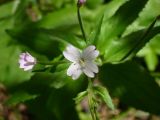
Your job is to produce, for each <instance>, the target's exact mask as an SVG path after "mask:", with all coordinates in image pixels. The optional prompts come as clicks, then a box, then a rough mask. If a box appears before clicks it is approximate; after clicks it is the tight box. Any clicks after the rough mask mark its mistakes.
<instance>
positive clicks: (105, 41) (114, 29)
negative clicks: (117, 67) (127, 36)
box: [98, 0, 148, 54]
mask: <svg viewBox="0 0 160 120" xmlns="http://www.w3.org/2000/svg"><path fill="white" fill-rule="evenodd" d="M147 1H148V0H143V1H139V0H129V1H128V2H126V3H125V4H124V5H123V6H121V7H120V8H119V9H118V10H117V12H116V13H115V15H114V16H112V17H111V18H110V19H108V20H107V22H105V23H104V24H103V27H102V32H101V35H100V36H101V37H100V39H99V42H98V49H99V50H100V51H101V54H103V53H104V51H105V50H106V49H107V48H108V47H109V46H110V42H111V41H112V40H113V39H114V38H117V37H119V36H121V35H122V34H123V32H124V31H125V29H126V27H127V26H128V25H130V24H131V23H132V22H133V21H134V20H135V19H136V18H137V17H138V14H139V12H140V11H141V10H142V9H143V7H144V5H145V4H146V3H147ZM137 3H138V4H137ZM135 6H136V7H135ZM133 9H134V12H133ZM131 13H132V14H131Z"/></svg>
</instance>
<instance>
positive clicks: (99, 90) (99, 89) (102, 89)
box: [93, 86, 114, 110]
mask: <svg viewBox="0 0 160 120" xmlns="http://www.w3.org/2000/svg"><path fill="white" fill-rule="evenodd" d="M93 90H94V92H95V93H96V94H97V95H98V96H100V97H101V99H102V100H103V101H104V102H105V103H106V105H107V106H108V107H109V108H110V109H112V110H114V104H113V102H112V99H111V97H110V95H109V93H108V90H107V89H106V88H105V87H102V86H94V87H93Z"/></svg>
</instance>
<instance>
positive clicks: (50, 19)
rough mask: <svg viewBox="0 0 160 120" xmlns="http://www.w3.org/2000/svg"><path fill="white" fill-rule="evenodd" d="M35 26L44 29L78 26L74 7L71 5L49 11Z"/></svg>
mask: <svg viewBox="0 0 160 120" xmlns="http://www.w3.org/2000/svg"><path fill="white" fill-rule="evenodd" d="M36 26H37V27H40V28H46V29H55V28H60V29H63V28H64V29H65V30H69V29H67V28H68V27H72V26H73V27H75V26H78V20H77V16H76V7H74V6H71V7H67V8H63V9H60V10H58V11H54V12H52V13H49V14H47V15H46V16H44V17H43V18H42V20H40V21H39V22H38V23H37V24H36Z"/></svg>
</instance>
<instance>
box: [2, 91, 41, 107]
mask: <svg viewBox="0 0 160 120" xmlns="http://www.w3.org/2000/svg"><path fill="white" fill-rule="evenodd" d="M36 97H38V95H32V94H29V93H26V92H24V91H21V92H16V93H13V94H12V95H11V96H10V97H9V98H8V100H7V101H6V102H5V104H6V105H8V106H15V105H17V104H19V103H22V102H26V101H28V100H31V99H35V98H36Z"/></svg>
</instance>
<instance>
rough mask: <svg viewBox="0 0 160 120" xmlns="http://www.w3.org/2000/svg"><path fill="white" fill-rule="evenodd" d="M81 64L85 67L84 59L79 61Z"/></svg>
mask: <svg viewBox="0 0 160 120" xmlns="http://www.w3.org/2000/svg"><path fill="white" fill-rule="evenodd" d="M79 64H80V65H81V67H85V61H84V59H83V58H81V59H80V60H79Z"/></svg>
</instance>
